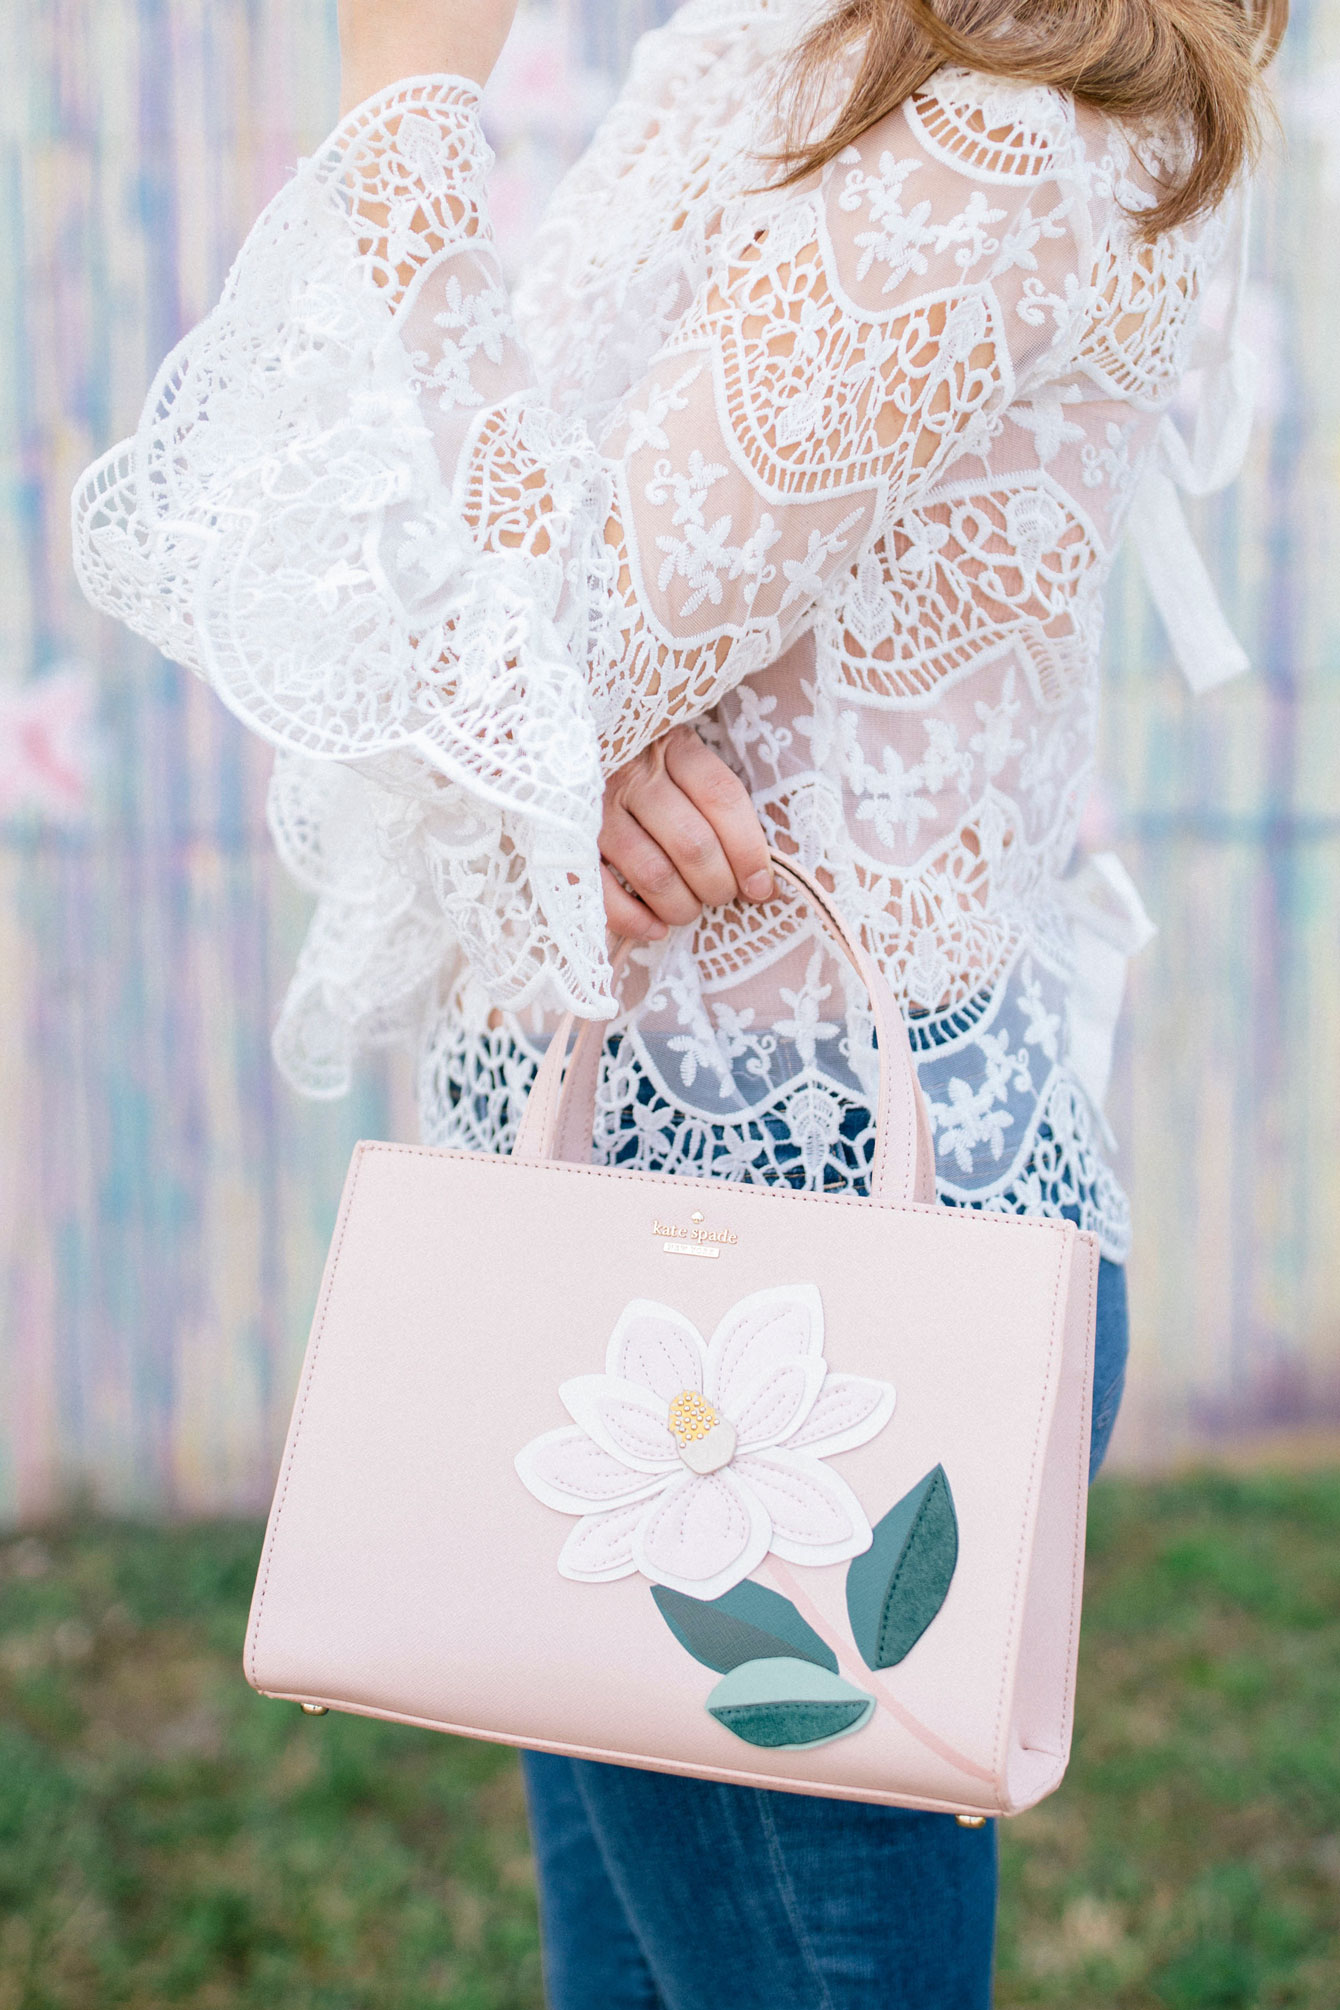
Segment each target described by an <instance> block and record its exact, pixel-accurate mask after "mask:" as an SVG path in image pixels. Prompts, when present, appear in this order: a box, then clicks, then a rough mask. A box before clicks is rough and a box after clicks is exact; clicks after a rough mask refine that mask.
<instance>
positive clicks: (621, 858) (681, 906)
mask: <svg viewBox="0 0 1340 2010" xmlns="http://www.w3.org/2000/svg"><path fill="white" fill-rule="evenodd" d="M641 800H642V802H643V804H644V809H645V807H646V804H647V797H646V796H643V797H642V799H641ZM688 807H690V808H691V807H692V805H689V806H688ZM658 809H659V811H660V814H659V815H658V814H657V812H658ZM646 813H647V814H649V815H650V816H651V819H652V824H653V827H655V826H659V828H660V829H661V831H662V832H663V833H664V832H665V831H666V825H667V822H668V821H669V819H668V818H667V816H666V815H665V805H664V803H663V802H660V803H658V802H657V800H656V798H654V797H653V798H652V802H651V807H650V809H649V810H647V811H646ZM600 855H601V857H602V858H604V859H606V860H608V862H609V864H610V865H612V866H613V867H614V869H615V871H616V872H617V873H618V875H619V877H620V879H623V880H626V881H627V882H628V885H629V886H630V887H631V888H632V890H633V892H634V893H635V894H636V895H637V897H638V899H639V900H641V901H643V902H644V903H645V904H646V906H647V907H648V908H649V909H650V911H651V912H652V913H653V914H654V915H656V916H657V917H658V918H659V919H660V920H661V921H664V922H666V923H668V924H669V925H670V926H671V927H672V928H681V927H683V926H684V924H685V923H686V922H689V921H696V920H697V919H698V916H699V915H700V914H701V913H702V911H703V896H702V895H701V894H700V893H697V892H695V891H694V889H693V888H692V887H691V886H689V884H688V883H687V881H686V880H684V879H683V878H681V876H680V873H679V871H678V870H677V868H676V867H675V866H674V864H673V863H672V862H671V860H670V858H669V857H668V855H667V853H666V851H665V850H664V849H663V848H662V846H661V845H660V844H659V843H658V842H657V840H656V838H655V837H653V836H652V834H651V831H650V830H649V829H648V827H647V825H646V824H644V823H643V821H642V816H641V815H635V814H634V813H633V812H632V811H631V810H630V809H626V808H625V807H624V804H623V802H622V801H620V800H615V801H613V802H611V801H609V800H608V799H607V801H606V805H605V821H604V822H603V824H602V825H601V827H600Z"/></svg>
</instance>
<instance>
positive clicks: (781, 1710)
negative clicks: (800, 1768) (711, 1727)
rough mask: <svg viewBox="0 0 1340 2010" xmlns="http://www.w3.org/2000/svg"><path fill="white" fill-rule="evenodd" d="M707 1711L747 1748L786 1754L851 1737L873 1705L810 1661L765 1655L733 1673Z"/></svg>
mask: <svg viewBox="0 0 1340 2010" xmlns="http://www.w3.org/2000/svg"><path fill="white" fill-rule="evenodd" d="M707 1708H708V1710H709V1711H710V1713H711V1715H712V1716H714V1717H715V1718H716V1720H717V1722H718V1724H723V1725H724V1726H725V1728H726V1729H727V1730H728V1731H733V1732H734V1734H735V1736H736V1737H737V1738H743V1740H744V1742H745V1744H746V1745H763V1746H766V1747H767V1748H768V1750H770V1751H779V1750H780V1751H789V1750H796V1749H798V1748H800V1747H802V1746H807V1745H827V1744H831V1743H832V1741H833V1739H834V1738H848V1737H850V1736H851V1734H852V1732H853V1731H859V1730H860V1729H861V1727H862V1725H863V1724H866V1723H868V1722H869V1720H870V1718H871V1716H872V1715H873V1713H874V1708H875V1699H874V1697H873V1696H867V1695H866V1694H865V1692H864V1690H862V1689H854V1688H853V1687H852V1685H851V1683H850V1682H844V1681H843V1679H842V1677H841V1676H840V1675H835V1674H833V1673H832V1672H831V1670H829V1669H827V1668H818V1667H816V1666H815V1664H814V1663H813V1662H812V1661H797V1660H792V1659H789V1658H787V1657H784V1656H779V1655H769V1656H768V1657H767V1658H766V1659H765V1660H762V1661H744V1662H741V1664H740V1666H739V1667H738V1668H732V1670H731V1672H730V1674H729V1675H727V1676H726V1677H725V1679H724V1680H723V1681H720V1682H718V1683H717V1686H716V1688H715V1689H714V1690H713V1691H712V1693H711V1695H710V1696H709V1697H708V1699H707Z"/></svg>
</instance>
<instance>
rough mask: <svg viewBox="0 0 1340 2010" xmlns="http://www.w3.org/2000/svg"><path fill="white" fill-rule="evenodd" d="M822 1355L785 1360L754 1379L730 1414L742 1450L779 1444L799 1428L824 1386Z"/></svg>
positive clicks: (758, 1448) (753, 1449) (752, 1449)
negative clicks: (751, 1385)
mask: <svg viewBox="0 0 1340 2010" xmlns="http://www.w3.org/2000/svg"><path fill="white" fill-rule="evenodd" d="M823 1380H824V1361H823V1356H822V1354H811V1355H809V1356H808V1357H807V1358H806V1359H804V1360H800V1361H783V1362H782V1363H781V1365H780V1366H779V1367H777V1368H773V1369H772V1370H771V1371H770V1372H769V1373H768V1374H766V1375H765V1376H764V1377H763V1378H762V1380H761V1381H759V1382H755V1384H754V1386H753V1388H752V1389H750V1390H749V1392H748V1393H747V1395H745V1396H744V1397H743V1398H742V1400H741V1403H740V1407H739V1409H738V1410H736V1411H733V1412H732V1413H731V1422H732V1423H733V1424H734V1426H735V1431H736V1436H737V1437H738V1439H739V1442H740V1449H741V1451H755V1450H760V1449H761V1448H762V1447H763V1446H764V1445H776V1444H780V1443H781V1441H782V1439H783V1438H785V1437H787V1436H788V1435H789V1434H790V1433H791V1432H792V1431H796V1430H799V1429H800V1428H801V1427H802V1425H803V1424H804V1422H805V1420H806V1418H807V1417H808V1415H809V1412H810V1408H811V1406H812V1405H813V1403H814V1400H815V1397H816V1396H817V1395H818V1393H819V1391H820V1389H821V1388H822V1386H823Z"/></svg>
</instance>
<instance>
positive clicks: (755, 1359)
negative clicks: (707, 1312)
mask: <svg viewBox="0 0 1340 2010" xmlns="http://www.w3.org/2000/svg"><path fill="white" fill-rule="evenodd" d="M823 1351H824V1309H823V1301H822V1299H821V1298H820V1296H819V1290H818V1286H817V1285H814V1284H787V1285H780V1286H774V1287H773V1288H772V1289H771V1290H769V1291H755V1292H754V1293H752V1295H751V1296H750V1297H748V1298H742V1299H741V1300H740V1302H739V1304H738V1305H733V1306H732V1307H731V1309H730V1311H729V1312H728V1313H727V1314H726V1316H725V1318H724V1319H723V1320H722V1322H721V1324H720V1325H719V1326H718V1327H717V1330H716V1332H715V1333H714V1334H713V1335H712V1338H711V1341H710V1343H709V1345H708V1349H707V1391H706V1393H707V1395H708V1397H709V1398H710V1399H711V1401H712V1402H714V1403H715V1404H716V1405H717V1406H718V1408H720V1409H722V1410H724V1411H725V1412H726V1415H727V1416H734V1414H735V1408H736V1405H737V1404H738V1403H740V1402H741V1401H742V1400H743V1399H744V1397H745V1396H746V1395H747V1394H748V1393H749V1392H750V1391H751V1390H752V1389H753V1388H754V1386H755V1384H756V1383H758V1382H760V1381H762V1379H763V1377H764V1376H765V1375H766V1374H768V1372H769V1371H770V1370H771V1369H773V1368H778V1367H780V1366H781V1365H782V1364H783V1363H784V1362H786V1361H793V1360H796V1359H797V1358H798V1357H801V1356H804V1355H807V1354H822V1353H823Z"/></svg>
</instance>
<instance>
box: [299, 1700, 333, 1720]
mask: <svg viewBox="0 0 1340 2010" xmlns="http://www.w3.org/2000/svg"><path fill="white" fill-rule="evenodd" d="M298 1708H299V1709H300V1710H301V1711H302V1714H303V1716H304V1717H328V1716H329V1715H330V1711H329V1710H328V1709H327V1707H326V1705H325V1704H324V1703H300V1704H299V1705H298Z"/></svg>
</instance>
